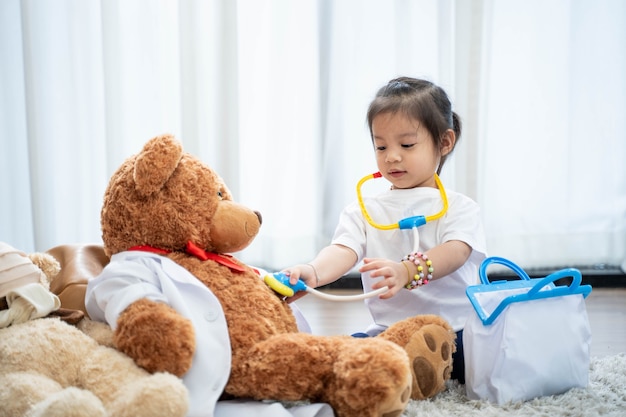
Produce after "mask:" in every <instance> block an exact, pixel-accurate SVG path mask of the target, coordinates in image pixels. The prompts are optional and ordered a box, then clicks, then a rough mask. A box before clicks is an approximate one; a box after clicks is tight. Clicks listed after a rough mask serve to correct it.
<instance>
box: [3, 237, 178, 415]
mask: <svg viewBox="0 0 626 417" xmlns="http://www.w3.org/2000/svg"><path fill="white" fill-rule="evenodd" d="M59 269H60V265H59V263H58V261H57V260H56V259H55V258H54V257H52V256H51V255H49V254H47V253H33V254H29V255H26V254H24V253H23V252H21V251H18V250H16V249H14V248H13V247H11V246H10V245H8V244H6V243H2V242H0V380H1V381H2V384H0V417H21V416H28V417H126V416H128V417H137V416H145V417H155V416H162V417H172V416H179V417H183V416H185V414H186V412H187V410H188V395H187V390H186V388H185V386H184V385H183V383H182V381H181V380H180V379H179V378H177V377H175V376H173V375H170V374H165V373H157V374H153V375H151V374H149V373H148V372H146V371H145V370H144V369H141V368H140V367H138V366H137V365H136V364H135V363H134V362H133V360H132V359H130V358H129V357H127V356H126V355H124V354H122V353H121V352H119V351H117V350H115V349H113V348H110V347H105V346H101V345H99V344H98V343H96V341H95V340H94V339H92V338H91V337H89V336H88V335H87V334H85V333H83V332H82V331H80V330H78V329H77V328H76V327H74V326H72V325H70V324H67V323H66V322H65V321H62V320H61V319H60V316H59V315H56V316H50V317H49V314H55V313H57V312H58V311H59V307H60V302H59V299H58V298H57V296H56V295H55V294H53V293H51V292H49V284H50V281H51V280H52V279H54V277H55V276H56V275H57V274H58V272H59ZM69 313H70V312H64V313H63V314H61V316H62V317H63V318H70V321H71V320H74V317H73V316H72V314H69ZM81 314H82V313H81ZM85 320H87V319H85ZM93 327H94V328H96V327H97V326H93Z"/></svg>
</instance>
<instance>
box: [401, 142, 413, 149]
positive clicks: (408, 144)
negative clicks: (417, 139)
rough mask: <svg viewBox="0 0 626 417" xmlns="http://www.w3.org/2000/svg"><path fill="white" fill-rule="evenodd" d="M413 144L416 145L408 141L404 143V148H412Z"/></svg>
mask: <svg viewBox="0 0 626 417" xmlns="http://www.w3.org/2000/svg"><path fill="white" fill-rule="evenodd" d="M413 146H415V144H414V143H407V144H403V145H402V147H403V148H412V147H413Z"/></svg>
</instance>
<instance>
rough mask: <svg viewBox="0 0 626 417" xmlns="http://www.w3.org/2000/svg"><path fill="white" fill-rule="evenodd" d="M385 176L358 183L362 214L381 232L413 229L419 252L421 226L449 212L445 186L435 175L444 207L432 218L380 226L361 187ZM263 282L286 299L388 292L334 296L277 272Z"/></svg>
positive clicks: (339, 298)
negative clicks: (299, 294)
mask: <svg viewBox="0 0 626 417" xmlns="http://www.w3.org/2000/svg"><path fill="white" fill-rule="evenodd" d="M382 176H383V175H382V174H381V173H380V172H375V173H373V174H369V175H366V176H365V177H363V178H361V180H360V181H359V182H358V183H357V185H356V195H357V199H358V201H359V206H360V208H361V213H362V214H363V217H365V219H366V220H367V222H368V223H369V224H370V225H371V226H372V227H375V228H376V229H380V230H393V229H401V230H403V229H413V231H414V233H415V239H414V242H415V250H414V252H417V250H418V246H419V233H418V231H417V228H418V227H420V226H423V225H425V224H426V223H428V222H431V221H433V220H437V219H439V218H441V217H443V216H444V214H446V212H447V211H448V196H447V194H446V190H445V188H444V187H443V184H442V183H441V180H440V179H439V176H438V175H437V174H436V173H435V183H436V184H437V188H438V189H439V194H440V195H441V201H442V202H443V207H442V209H441V210H440V211H439V212H438V213H436V214H433V215H430V216H421V215H420V216H411V217H407V218H405V219H402V220H400V221H399V222H398V223H392V224H379V223H376V222H375V221H374V220H373V219H372V217H371V216H370V215H369V213H368V212H367V209H366V208H365V203H364V202H363V195H362V194H361V187H362V186H363V183H365V182H366V181H369V180H371V179H374V178H381V177H382ZM263 280H264V281H265V283H266V284H267V285H268V286H269V287H270V288H271V289H273V290H274V291H276V292H277V293H278V294H281V295H283V296H285V297H291V296H293V295H294V294H295V293H296V292H298V291H306V292H308V293H311V294H313V295H315V296H317V297H320V298H323V299H326V300H331V301H356V300H363V299H366V298H370V297H374V296H376V295H379V294H382V293H384V292H386V291H387V288H386V287H383V288H379V289H377V290H375V291H370V292H368V293H363V294H357V295H333V294H327V293H324V292H321V291H318V290H316V289H313V288H311V287H309V286H307V285H306V284H305V283H304V281H302V280H298V282H297V283H296V284H295V285H292V284H291V283H290V282H289V276H288V275H286V274H285V273H282V272H276V273H273V274H268V275H266V276H265V277H264V278H263Z"/></svg>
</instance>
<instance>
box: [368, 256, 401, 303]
mask: <svg viewBox="0 0 626 417" xmlns="http://www.w3.org/2000/svg"><path fill="white" fill-rule="evenodd" d="M363 263H364V265H363V266H362V267H361V268H359V272H369V273H370V277H371V278H379V277H384V279H382V280H380V281H378V282H376V283H374V285H372V289H373V290H377V289H379V288H383V287H387V288H389V290H388V291H387V292H385V293H383V294H381V295H380V296H379V298H381V299H383V300H384V299H387V298H391V297H393V296H394V295H396V294H397V293H398V292H399V291H400V290H401V289H402V288H404V286H405V285H406V283H407V282H408V279H409V276H408V271H407V269H406V268H405V266H404V265H402V262H393V261H390V260H388V259H382V258H365V259H363Z"/></svg>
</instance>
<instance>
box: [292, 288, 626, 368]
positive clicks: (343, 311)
mask: <svg viewBox="0 0 626 417" xmlns="http://www.w3.org/2000/svg"><path fill="white" fill-rule="evenodd" d="M324 291H325V292H327V293H330V294H338V295H353V294H359V293H360V291H359V290H348V289H341V290H339V289H334V290H332V289H328V290H324ZM297 305H298V307H299V308H300V310H301V311H302V313H303V314H304V316H305V317H306V319H307V321H308V322H309V324H310V325H311V328H312V330H313V333H315V334H320V335H336V334H351V333H354V332H357V331H360V330H363V329H364V328H365V327H366V326H367V325H368V324H369V323H370V316H369V313H368V312H367V310H366V309H365V306H364V305H363V301H328V300H324V299H320V298H318V297H315V296H313V295H310V294H309V295H306V296H305V297H303V298H301V299H300V300H298V301H297ZM586 306H587V314H588V315H589V323H590V326H591V333H592V344H591V356H592V357H603V356H610V355H614V354H616V353H620V352H626V288H594V289H593V291H592V292H591V294H590V295H589V296H588V297H587V299H586Z"/></svg>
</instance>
